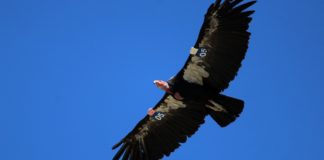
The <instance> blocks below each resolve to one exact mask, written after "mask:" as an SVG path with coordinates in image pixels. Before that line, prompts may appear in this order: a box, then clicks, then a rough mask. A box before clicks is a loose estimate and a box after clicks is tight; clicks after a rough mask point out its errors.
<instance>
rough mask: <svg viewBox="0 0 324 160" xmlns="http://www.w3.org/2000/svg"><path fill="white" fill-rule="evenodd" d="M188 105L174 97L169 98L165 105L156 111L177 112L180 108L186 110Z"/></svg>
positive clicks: (162, 104)
mask: <svg viewBox="0 0 324 160" xmlns="http://www.w3.org/2000/svg"><path fill="white" fill-rule="evenodd" d="M185 107H186V105H185V104H184V103H183V102H182V101H179V100H176V99H175V98H173V97H172V96H168V97H167V98H166V99H165V100H164V102H163V103H161V105H160V106H159V108H157V109H156V111H158V112H169V111H170V110H176V109H179V108H185Z"/></svg>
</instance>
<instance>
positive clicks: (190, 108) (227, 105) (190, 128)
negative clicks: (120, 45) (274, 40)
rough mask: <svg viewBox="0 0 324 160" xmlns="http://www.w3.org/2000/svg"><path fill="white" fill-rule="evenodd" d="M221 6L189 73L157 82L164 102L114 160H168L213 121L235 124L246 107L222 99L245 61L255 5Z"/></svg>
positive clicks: (230, 2)
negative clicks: (210, 120) (172, 153)
mask: <svg viewBox="0 0 324 160" xmlns="http://www.w3.org/2000/svg"><path fill="white" fill-rule="evenodd" d="M242 1H243V0H224V1H223V2H222V1H221V0H216V2H215V3H213V4H211V5H210V7H209V8H208V11H207V13H206V14H205V19H204V22H203V24H202V27H201V29H200V32H199V35H198V39H197V41H196V43H195V45H194V47H193V48H191V50H190V54H189V57H188V59H187V61H186V62H185V65H184V67H183V68H182V69H181V70H180V71H179V72H178V73H177V74H176V75H175V76H173V77H172V78H171V79H170V80H168V81H166V82H165V81H162V80H155V81H154V83H155V84H156V86H157V87H159V88H160V89H162V90H164V91H165V95H164V96H163V98H162V99H161V100H160V101H159V102H158V103H157V105H156V106H155V107H154V108H150V109H149V110H148V112H147V115H146V116H145V117H144V118H143V119H142V120H141V121H140V122H139V123H138V124H137V125H136V126H135V128H134V129H133V130H132V131H131V132H130V133H128V134H127V135H126V136H125V137H124V138H123V139H122V140H121V141H120V142H118V143H117V144H116V145H114V146H113V149H116V148H118V147H120V148H119V150H118V152H117V153H116V154H115V156H114V157H113V159H114V160H118V159H120V158H122V159H123V160H157V159H161V158H162V157H163V156H164V155H166V156H169V155H170V153H171V152H173V151H174V150H175V149H176V148H178V147H179V146H180V143H184V142H185V141H186V140H187V138H188V137H190V136H192V135H193V134H194V133H195V132H196V131H197V130H198V128H199V126H200V125H201V124H203V123H204V119H205V116H207V115H210V116H211V117H212V118H213V119H214V120H215V121H216V122H217V123H218V124H219V125H220V126H221V127H225V126H227V125H228V124H230V123H231V122H233V121H234V120H235V119H236V118H237V117H238V116H239V114H240V113H241V112H242V110H243V107H244V102H243V101H242V100H240V99H236V98H233V97H229V96H225V95H222V94H220V93H221V92H222V91H223V90H224V89H226V88H227V87H228V86H229V83H230V81H232V80H233V79H234V78H235V76H236V74H237V72H238V70H239V68H240V66H241V62H242V60H243V59H244V57H245V53H246V51H247V48H248V41H249V37H250V33H249V32H248V31H247V30H248V28H249V23H250V22H251V20H252V18H251V17H250V16H251V15H252V14H253V13H254V11H253V10H247V8H249V7H250V6H252V5H253V4H254V3H255V2H256V1H251V2H247V3H243V4H240V3H241V2H242Z"/></svg>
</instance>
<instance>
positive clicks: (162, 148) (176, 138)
mask: <svg viewBox="0 0 324 160" xmlns="http://www.w3.org/2000/svg"><path fill="white" fill-rule="evenodd" d="M153 110H154V114H153V115H151V116H149V115H147V116H146V117H144V118H143V119H142V120H141V121H140V122H139V123H138V124H137V125H136V126H135V128H134V129H133V130H132V131H131V132H130V133H129V134H128V135H127V136H126V137H124V138H123V139H122V140H121V141H120V142H119V143H117V144H116V145H114V146H113V149H116V148H117V147H119V146H121V147H120V148H119V150H118V152H117V153H116V155H115V156H114V158H113V159H114V160H118V159H119V158H121V157H123V159H128V160H138V159H145V160H155V159H161V158H162V157H163V156H164V155H166V156H169V155H170V153H171V152H173V151H174V150H175V149H176V148H178V147H179V146H180V143H184V142H185V141H186V139H187V137H190V136H191V135H193V134H194V133H195V132H196V131H197V130H198V128H199V126H200V125H201V124H203V123H204V118H205V116H206V111H205V109H204V107H201V104H199V103H196V102H192V101H179V100H176V99H174V98H173V97H172V96H171V95H169V94H165V96H164V97H163V98H162V99H161V100H160V102H159V103H158V104H157V105H156V106H155V107H154V108H153Z"/></svg>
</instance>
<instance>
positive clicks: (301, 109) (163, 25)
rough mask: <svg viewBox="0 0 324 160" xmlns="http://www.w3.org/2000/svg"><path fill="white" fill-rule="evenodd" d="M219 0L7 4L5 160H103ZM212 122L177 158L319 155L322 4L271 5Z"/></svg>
mask: <svg viewBox="0 0 324 160" xmlns="http://www.w3.org/2000/svg"><path fill="white" fill-rule="evenodd" d="M211 2H212V0H199V1H198V0H195V1H190V0H177V1H174V0H143V1H130V0H128V1H117V0H91V1H90V0H88V1H85V0H79V1H76V0H64V1H62V0H56V1H41V0H38V1H37V0H30V1H19V0H11V1H4V0H3V1H0V20H1V25H0V75H1V78H0V129H1V132H0V159H1V160H71V159H75V160H93V159H96V160H101V159H102V160H104V159H111V158H112V156H113V154H114V153H115V151H112V150H111V146H112V145H113V144H114V143H115V142H117V141H118V140H120V138H122V137H123V136H124V135H125V134H127V133H128V132H129V131H130V130H131V129H132V128H133V127H134V125H135V124H136V123H137V122H138V121H139V120H140V119H141V118H142V117H143V116H144V115H145V114H146V110H147V108H149V107H152V106H154V105H155V103H156V102H157V101H158V100H159V99H160V98H161V96H162V95H163V93H162V92H161V91H160V90H158V89H157V88H156V87H155V86H154V85H153V84H152V80H154V79H168V78H169V77H171V76H172V75H173V74H175V73H176V72H177V71H178V70H179V69H180V68H181V67H182V65H183V63H184V61H185V59H186V57H187V55H188V51H189V49H190V47H191V46H192V45H193V44H194V42H195V40H196V37H197V34H198V31H199V28H200V25H201V23H202V20H203V15H204V13H205V11H206V9H207V7H208V6H209V4H210V3H211ZM253 8H254V9H255V10H256V14H254V16H253V17H254V19H253V22H252V24H251V28H250V31H251V32H252V37H251V41H250V48H249V50H248V53H247V57H246V59H245V60H244V62H243V67H242V68H241V70H240V72H239V74H238V77H237V78H236V79H235V81H233V82H232V83H231V86H230V88H229V89H227V90H226V91H225V94H227V95H230V96H233V97H237V98H241V99H243V100H245V102H246V106H245V110H244V112H243V114H242V116H241V117H240V118H239V119H238V120H237V121H236V122H235V123H233V124H232V125H230V126H229V127H227V128H220V127H218V126H217V125H216V124H215V123H214V122H213V121H212V119H211V118H209V117H208V118H207V119H206V123H205V124H204V125H203V126H202V127H201V128H200V130H199V131H198V132H197V133H196V134H195V135H194V136H193V137H192V138H190V139H189V140H188V141H187V143H185V144H183V145H182V147H181V148H180V149H178V150H176V152H175V153H173V154H172V155H171V157H169V158H165V159H170V160H179V159H187V160H196V159H204V160H212V159H222V160H233V159H239V160H251V159H252V160H253V159H262V160H274V159H275V160H287V159H295V160H309V159H313V160H321V159H324V155H323V148H324V136H323V135H324V125H323V124H322V123H323V122H324V117H323V115H324V108H323V104H324V95H323V89H324V85H323V82H324V75H323V73H324V72H323V68H324V63H323V62H324V61H323V60H324V45H323V44H324V38H323V37H324V30H323V28H324V22H323V19H324V14H323V12H322V9H323V8H324V2H323V1H319V0H317V1H315V0H309V1H302V0H286V1H278V0H277V1H265V0H259V2H258V3H257V4H256V5H255V6H254V7H253Z"/></svg>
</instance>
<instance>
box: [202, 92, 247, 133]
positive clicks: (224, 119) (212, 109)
mask: <svg viewBox="0 0 324 160" xmlns="http://www.w3.org/2000/svg"><path fill="white" fill-rule="evenodd" d="M205 106H206V108H207V112H208V114H209V115H210V116H211V117H212V118H213V119H214V120H215V121H216V122H217V123H218V124H219V125H220V126H221V127H225V126H227V125H229V124H230V123H231V122H233V121H235V119H236V118H237V117H239V114H240V113H241V112H242V111H243V108H244V101H242V100H240V99H236V98H233V97H229V96H225V95H222V94H219V95H217V96H216V97H214V98H213V99H211V100H209V101H208V103H207V104H206V105H205Z"/></svg>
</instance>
